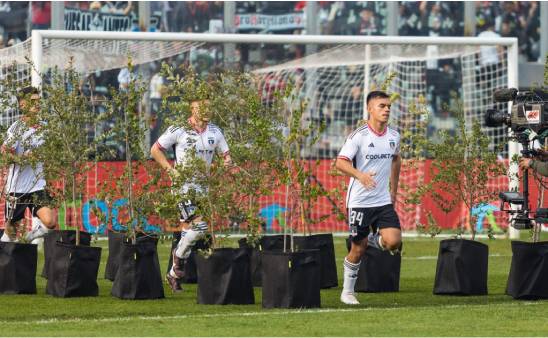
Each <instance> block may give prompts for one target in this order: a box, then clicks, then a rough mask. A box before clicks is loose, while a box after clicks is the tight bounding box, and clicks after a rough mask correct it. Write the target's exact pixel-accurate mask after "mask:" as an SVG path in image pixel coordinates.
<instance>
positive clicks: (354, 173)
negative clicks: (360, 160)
mask: <svg viewBox="0 0 548 338" xmlns="http://www.w3.org/2000/svg"><path fill="white" fill-rule="evenodd" d="M335 167H336V168H337V169H338V170H339V171H341V172H342V173H343V174H345V175H347V176H350V177H354V178H355V179H357V180H358V181H359V182H360V183H361V184H362V185H363V186H364V187H365V188H367V189H373V188H374V187H375V186H376V185H377V184H376V183H375V180H374V179H373V176H375V173H374V172H372V171H370V172H366V173H364V172H361V171H359V170H358V169H356V168H354V166H353V165H352V162H351V161H350V159H349V158H347V157H344V156H341V155H339V157H337V162H336V163H335Z"/></svg>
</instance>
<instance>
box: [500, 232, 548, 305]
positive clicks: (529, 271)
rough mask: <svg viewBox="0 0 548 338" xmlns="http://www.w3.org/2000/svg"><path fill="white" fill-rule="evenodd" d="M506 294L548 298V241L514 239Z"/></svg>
mask: <svg viewBox="0 0 548 338" xmlns="http://www.w3.org/2000/svg"><path fill="white" fill-rule="evenodd" d="M506 294H507V295H510V296H512V297H514V298H515V299H548V242H537V243H530V242H520V241H512V264H511V266H510V274H509V275H508V284H507V286H506Z"/></svg>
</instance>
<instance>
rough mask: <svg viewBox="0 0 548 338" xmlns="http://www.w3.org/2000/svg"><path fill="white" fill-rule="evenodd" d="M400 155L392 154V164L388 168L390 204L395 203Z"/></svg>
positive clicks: (398, 180)
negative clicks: (389, 168)
mask: <svg viewBox="0 0 548 338" xmlns="http://www.w3.org/2000/svg"><path fill="white" fill-rule="evenodd" d="M400 170H401V156H400V155H399V154H394V155H393V157H392V165H391V170H390V197H391V199H392V204H394V203H396V195H397V194H398V184H399V182H400Z"/></svg>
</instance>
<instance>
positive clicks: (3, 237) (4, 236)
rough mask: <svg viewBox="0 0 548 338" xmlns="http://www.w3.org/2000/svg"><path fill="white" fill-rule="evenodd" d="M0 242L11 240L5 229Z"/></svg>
mask: <svg viewBox="0 0 548 338" xmlns="http://www.w3.org/2000/svg"><path fill="white" fill-rule="evenodd" d="M0 242H11V240H10V236H8V234H7V233H6V231H5V230H4V234H3V235H2V238H0Z"/></svg>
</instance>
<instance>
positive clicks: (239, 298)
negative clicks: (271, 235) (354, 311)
mask: <svg viewBox="0 0 548 338" xmlns="http://www.w3.org/2000/svg"><path fill="white" fill-rule="evenodd" d="M196 267H197V271H198V304H218V305H219V304H221V305H224V304H255V296H254V294H253V285H252V284H251V273H250V272H249V251H248V250H247V249H245V248H239V249H233V248H222V249H215V250H214V251H213V253H212V254H211V255H210V256H209V257H207V258H205V257H204V256H202V255H196Z"/></svg>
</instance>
